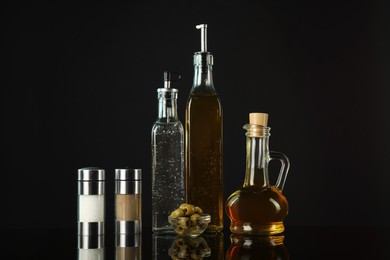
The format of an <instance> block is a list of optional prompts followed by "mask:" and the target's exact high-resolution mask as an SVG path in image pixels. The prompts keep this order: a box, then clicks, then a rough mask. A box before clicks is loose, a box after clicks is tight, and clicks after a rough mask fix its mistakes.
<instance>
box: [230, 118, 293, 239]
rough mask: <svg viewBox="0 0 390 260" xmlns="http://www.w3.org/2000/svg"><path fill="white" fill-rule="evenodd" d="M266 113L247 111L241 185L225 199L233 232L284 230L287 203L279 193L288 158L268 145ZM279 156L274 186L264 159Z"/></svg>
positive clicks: (258, 232) (266, 161)
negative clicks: (244, 164)
mask: <svg viewBox="0 0 390 260" xmlns="http://www.w3.org/2000/svg"><path fill="white" fill-rule="evenodd" d="M267 120H268V114H264V113H251V114H250V115H249V124H247V125H245V126H244V129H246V130H247V133H246V136H247V141H246V145H247V147H246V174H245V181H244V186H243V187H242V188H241V189H239V190H237V191H236V192H234V193H233V194H232V195H230V197H229V198H228V199H227V201H226V213H227V215H228V216H229V218H230V220H231V224H230V230H231V232H233V233H236V234H250V235H273V234H278V233H282V232H283V231H284V225H283V220H284V219H285V218H286V216H287V213H288V203H287V200H286V198H285V197H284V196H283V194H282V190H283V186H284V183H285V181H286V177H287V172H288V170H289V167H290V163H289V160H288V158H287V157H286V156H285V155H284V154H282V153H278V152H270V151H269V148H268V143H269V136H270V128H269V127H267ZM274 159H277V160H280V162H281V164H282V167H281V170H280V174H279V177H278V179H277V183H276V185H275V186H273V185H271V184H270V183H269V179H268V163H269V161H270V160H274Z"/></svg>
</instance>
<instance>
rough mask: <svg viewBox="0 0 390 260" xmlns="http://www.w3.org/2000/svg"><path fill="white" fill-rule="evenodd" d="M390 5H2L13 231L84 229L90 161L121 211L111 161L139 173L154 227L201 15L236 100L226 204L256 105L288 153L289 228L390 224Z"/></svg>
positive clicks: (7, 218) (230, 101)
mask: <svg viewBox="0 0 390 260" xmlns="http://www.w3.org/2000/svg"><path fill="white" fill-rule="evenodd" d="M388 14H389V8H388V6H385V4H384V3H379V2H374V1H367V3H363V2H359V3H357V2H351V3H341V2H337V3H331V2H329V1H313V2H310V3H283V2H280V1H258V2H257V3H252V2H251V1H210V2H195V1H194V2H188V1H176V2H159V3H154V2H149V1H143V2H137V3H129V4H124V5H115V4H112V3H110V4H107V3H106V4H92V5H86V4H78V5H71V4H59V3H57V4H52V5H43V4H42V5H39V4H24V5H22V4H21V3H15V4H9V5H7V6H4V8H3V15H2V17H3V30H2V31H3V33H2V35H3V54H2V57H3V58H2V60H3V63H4V65H5V68H3V73H2V74H3V79H4V83H3V87H2V89H3V91H2V92H3V93H5V94H3V97H4V96H5V106H6V107H5V112H6V114H5V122H4V123H3V124H2V125H3V127H4V128H5V130H6V131H5V136H3V138H4V139H3V140H4V141H3V142H4V145H2V148H3V154H4V157H3V159H5V160H4V162H3V167H2V174H1V182H0V183H1V184H0V185H1V189H0V195H1V199H0V202H1V204H2V207H1V208H2V210H1V212H2V214H1V217H0V219H1V220H2V221H1V222H0V227H2V228H12V227H22V228H45V227H47V228H63V227H64V228H68V227H75V226H76V216H77V214H76V211H77V169H78V168H81V167H86V166H99V167H103V168H105V169H106V171H107V184H106V185H107V186H106V187H107V220H108V221H110V219H111V220H112V217H113V214H112V209H113V187H114V186H113V173H114V169H115V168H120V167H125V166H128V167H131V168H142V169H143V174H144V175H143V195H144V196H143V201H144V204H143V206H144V223H145V226H148V225H149V226H150V222H151V217H150V214H149V212H150V205H151V202H150V200H151V190H150V183H151V160H150V156H151V149H150V131H151V127H152V125H153V122H154V120H155V119H156V116H157V99H156V98H157V96H156V89H157V88H158V87H160V86H161V85H162V76H163V71H164V70H171V71H178V72H181V74H182V79H181V81H180V82H179V84H178V86H177V87H178V88H179V91H180V92H179V117H180V119H181V121H182V122H184V110H185V102H186V99H187V96H188V93H189V91H190V88H191V86H192V79H193V64H192V57H193V53H194V52H195V51H199V49H200V32H199V31H198V30H196V29H195V25H196V24H199V23H207V24H208V26H209V50H210V51H211V52H212V53H213V54H214V59H215V63H214V65H215V66H214V83H215V86H216V89H217V92H218V93H219V95H220V97H221V101H222V106H223V109H224V137H225V138H224V178H225V179H224V184H225V189H224V195H225V199H226V198H227V196H229V195H230V194H231V193H232V192H233V191H234V190H236V189H237V188H238V187H240V186H241V185H242V183H243V179H244V169H245V135H244V130H243V129H242V126H243V125H244V124H245V123H247V121H248V113H249V112H267V113H269V114H270V119H269V125H270V126H271V128H272V130H271V134H272V136H271V139H270V148H271V150H276V151H281V152H284V153H285V154H286V155H287V156H289V158H290V160H291V169H290V173H289V176H288V178H287V183H286V186H285V190H284V194H285V195H286V197H287V199H288V200H289V203H290V212H289V216H288V218H287V220H286V224H287V226H291V227H292V226H381V225H388V222H387V221H388V219H390V212H389V206H390V205H389V200H388V194H387V193H388V192H387V191H388V189H389V188H388V187H389V184H390V183H389V180H390V174H389V168H388V160H389V159H390V156H389V154H390V149H389V146H390V138H389V137H388V134H389V132H390V123H389V115H388V113H389V111H390V110H389V108H390V107H389V102H388V100H389V97H390V93H389V83H390V73H389V72H390V71H389V64H390V62H389V59H390V52H389V46H390V45H389V44H390V41H389V32H390V28H389V23H388ZM3 100H4V99H3ZM271 170H272V175H273V177H274V178H273V179H275V176H276V175H277V171H278V165H276V164H275V165H273V164H272V165H271ZM228 223H229V222H228V219H227V217H226V215H225V224H226V225H227V224H228Z"/></svg>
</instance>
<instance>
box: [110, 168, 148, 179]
mask: <svg viewBox="0 0 390 260" xmlns="http://www.w3.org/2000/svg"><path fill="white" fill-rule="evenodd" d="M141 179H142V170H141V169H127V168H125V169H115V180H119V181H140V180H141Z"/></svg>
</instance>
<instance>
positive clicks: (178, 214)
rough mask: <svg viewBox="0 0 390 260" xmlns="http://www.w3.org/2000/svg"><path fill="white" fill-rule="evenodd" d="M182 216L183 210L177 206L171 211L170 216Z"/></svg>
mask: <svg viewBox="0 0 390 260" xmlns="http://www.w3.org/2000/svg"><path fill="white" fill-rule="evenodd" d="M182 216H184V211H183V210H182V209H181V208H178V209H177V210H175V211H173V212H172V213H171V217H172V218H179V217H182Z"/></svg>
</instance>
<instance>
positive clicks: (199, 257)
mask: <svg viewBox="0 0 390 260" xmlns="http://www.w3.org/2000/svg"><path fill="white" fill-rule="evenodd" d="M191 259H203V258H202V257H201V256H200V254H198V252H196V250H194V251H193V252H192V253H191Z"/></svg>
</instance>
